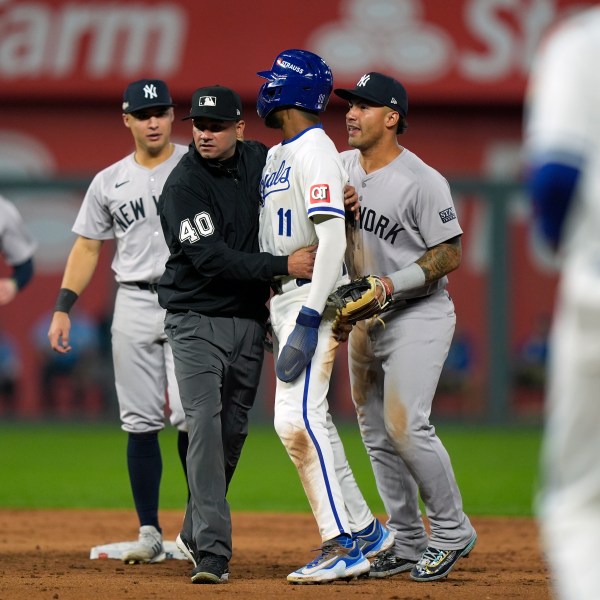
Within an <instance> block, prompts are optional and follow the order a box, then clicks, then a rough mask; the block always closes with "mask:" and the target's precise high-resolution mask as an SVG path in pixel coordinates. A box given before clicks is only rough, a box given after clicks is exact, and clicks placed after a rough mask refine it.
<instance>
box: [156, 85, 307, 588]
mask: <svg viewBox="0 0 600 600" xmlns="http://www.w3.org/2000/svg"><path fill="white" fill-rule="evenodd" d="M186 119H191V120H192V123H193V128H192V136H193V142H192V143H191V144H190V147H189V151H188V153H187V154H186V155H185V156H184V157H183V158H182V160H181V161H180V163H179V164H178V165H177V167H175V169H174V170H173V172H172V173H171V175H170V176H169V178H168V179H167V182H166V183H165V187H164V190H163V194H162V195H161V198H160V218H161V224H162V228H163V231H164V234H165V239H166V240H167V244H168V246H169V250H170V256H169V258H168V261H167V264H166V269H165V272H164V274H163V276H162V277H161V279H160V283H159V286H158V296H159V300H160V304H161V306H163V307H164V308H166V309H167V315H166V319H165V330H166V332H167V335H168V337H169V341H170V343H171V347H172V348H173V355H174V359H175V372H176V375H177V380H178V382H179V389H180V393H181V402H182V404H183V407H184V410H185V414H186V419H187V422H188V425H189V450H188V458H187V464H188V481H189V486H190V494H191V496H190V500H189V503H188V507H187V510H186V514H185V519H184V522H183V525H182V528H181V532H180V534H179V536H178V538H177V544H178V546H179V547H180V549H181V550H182V551H183V552H184V553H185V554H186V555H187V556H188V558H189V559H190V560H191V561H192V562H193V564H194V569H193V570H192V573H191V580H192V582H193V583H198V584H201V583H209V584H210V583H222V582H225V581H227V580H228V579H229V560H230V559H231V555H232V535H231V515H230V509H229V504H228V502H227V498H226V494H227V489H228V486H229V483H230V481H231V478H232V477H233V474H234V471H235V468H236V466H237V462H238V459H239V457H240V454H241V451H242V447H243V445H244V441H245V439H246V435H247V432H248V413H249V411H250V409H251V408H252V406H253V404H254V400H255V396H256V390H257V387H258V383H259V379H260V374H261V368H262V363H263V341H264V339H265V333H266V327H265V323H266V320H267V315H268V312H267V308H266V302H267V300H268V298H269V282H270V280H271V279H272V278H273V277H274V276H276V275H288V274H291V275H293V276H294V277H305V278H306V277H310V276H311V275H312V266H313V263H314V254H313V253H312V250H314V248H304V249H301V250H300V251H298V252H296V253H295V254H294V255H293V256H289V257H288V256H272V255H270V254H267V253H265V252H263V253H259V252H258V207H259V182H260V174H261V171H262V168H263V165H264V163H265V156H266V153H267V149H266V147H265V146H264V144H261V143H259V142H254V141H242V139H243V137H244V136H243V133H244V127H245V122H244V120H243V118H242V103H241V99H240V97H239V95H238V94H237V93H236V92H235V91H233V90H232V89H230V88H227V87H223V86H208V87H203V88H199V89H197V90H196V91H195V92H194V94H193V97H192V106H191V110H190V114H189V116H188V117H186Z"/></svg>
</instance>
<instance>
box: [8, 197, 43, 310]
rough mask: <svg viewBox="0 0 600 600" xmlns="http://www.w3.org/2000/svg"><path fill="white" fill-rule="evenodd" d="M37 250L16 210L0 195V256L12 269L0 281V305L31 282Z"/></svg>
mask: <svg viewBox="0 0 600 600" xmlns="http://www.w3.org/2000/svg"><path fill="white" fill-rule="evenodd" d="M36 248H37V244H36V243H35V241H34V240H33V238H32V237H31V234H30V233H29V232H28V231H27V229H26V227H25V225H24V223H23V219H22V218H21V215H20V214H19V211H18V210H17V209H16V207H15V206H14V205H13V204H12V203H11V202H9V201H8V200H6V199H5V198H3V197H2V196H0V253H1V254H2V256H3V258H4V260H5V261H6V263H7V264H8V265H9V266H10V267H12V274H11V276H10V277H2V278H0V306H2V305H3V304H8V303H9V302H11V301H12V300H14V298H15V296H16V295H17V292H19V290H22V289H23V288H24V287H25V286H26V285H27V284H28V283H29V282H30V281H31V278H32V277H33V255H34V253H35V250H36Z"/></svg>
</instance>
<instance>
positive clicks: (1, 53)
mask: <svg viewBox="0 0 600 600" xmlns="http://www.w3.org/2000/svg"><path fill="white" fill-rule="evenodd" d="M589 4H593V2H590V1H589V0H588V1H587V2H586V1H582V0H579V1H577V0H445V1H435V2H433V1H429V2H428V1H426V0H330V1H329V2H322V1H321V0H305V1H304V2H290V3H285V2H281V1H275V0H256V1H254V2H244V1H242V0H219V1H218V2H213V3H210V2H200V1H198V0H160V1H152V0H146V1H145V2H140V1H131V0H122V1H121V2H119V3H116V2H113V1H112V0H96V1H94V2H89V1H88V0H47V1H45V2H40V1H35V0H0V100H8V99H12V100H16V99H19V100H27V101H30V102H35V99H36V98H37V99H39V98H44V99H45V100H46V101H48V100H53V99H54V100H56V99H70V100H72V101H89V102H103V101H106V100H108V99H111V100H112V99H113V98H114V97H115V96H120V94H121V93H122V90H123V89H124V87H125V85H126V84H127V83H128V82H129V81H132V80H134V79H139V78H142V77H157V78H161V79H165V80H166V81H167V82H168V83H169V85H170V87H171V89H172V90H173V92H174V93H175V94H176V95H183V96H184V97H188V96H189V95H190V94H191V92H192V91H193V90H194V89H195V88H197V87H199V86H201V85H210V84H213V83H220V84H222V85H228V86H230V87H234V88H235V89H237V90H238V91H239V92H240V93H241V94H242V96H244V97H245V98H246V99H250V98H254V97H255V94H256V91H257V89H258V87H259V84H260V79H259V78H258V77H257V75H256V71H258V70H261V69H266V68H268V67H270V65H271V62H272V60H273V58H274V56H275V55H276V54H277V53H278V52H280V51H281V50H284V49H286V48H294V47H299V48H306V49H309V50H312V51H314V52H316V53H317V54H320V55H321V56H323V58H325V60H326V61H327V62H328V63H329V64H330V66H331V67H332V69H333V72H334V76H335V81H336V85H340V86H349V85H352V84H354V83H355V82H356V81H357V80H358V78H359V77H360V76H361V75H362V74H363V73H365V72H367V71H370V70H378V71H383V72H386V73H389V74H391V75H393V76H395V77H397V78H399V79H400V80H401V81H402V82H403V83H405V85H407V87H408V89H409V90H410V95H411V100H412V101H423V102H429V103H448V102H450V103H472V102H488V101H493V102H496V103H515V102H520V101H521V99H522V95H523V90H524V85H525V81H526V74H527V71H528V67H529V64H530V61H531V56H532V52H533V50H534V48H535V47H536V45H537V44H538V42H539V40H540V38H541V36H542V34H543V32H544V31H545V30H546V29H547V28H548V27H549V26H550V25H551V24H552V23H553V22H554V21H555V20H556V18H557V17H559V16H561V15H563V14H564V13H565V12H567V11H571V10H574V9H575V8H577V7H582V6H585V5H589Z"/></svg>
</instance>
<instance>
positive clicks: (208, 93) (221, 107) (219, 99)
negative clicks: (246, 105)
mask: <svg viewBox="0 0 600 600" xmlns="http://www.w3.org/2000/svg"><path fill="white" fill-rule="evenodd" d="M201 117H206V118H208V119H216V120H218V121H239V120H240V119H241V118H242V100H241V98H240V96H239V94H238V93H237V92H234V91H233V90H231V89H229V88H227V87H224V86H221V85H211V86H208V87H202V88H198V89H197V90H196V91H195V92H194V95H193V96H192V108H191V109H190V114H189V115H188V116H187V117H184V118H183V119H182V121H187V119H199V118H201Z"/></svg>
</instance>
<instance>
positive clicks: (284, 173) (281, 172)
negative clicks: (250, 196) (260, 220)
mask: <svg viewBox="0 0 600 600" xmlns="http://www.w3.org/2000/svg"><path fill="white" fill-rule="evenodd" d="M290 171H291V167H289V166H288V165H286V163H285V160H284V161H282V163H281V164H280V165H279V167H278V169H277V171H274V172H272V173H268V172H265V173H264V174H263V177H262V179H261V180H260V197H261V204H262V205H263V206H264V204H265V199H266V197H267V196H268V195H269V194H272V193H273V192H284V191H285V190H289V189H290Z"/></svg>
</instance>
